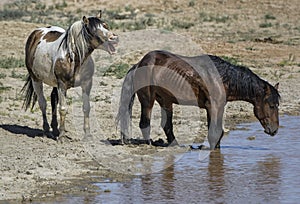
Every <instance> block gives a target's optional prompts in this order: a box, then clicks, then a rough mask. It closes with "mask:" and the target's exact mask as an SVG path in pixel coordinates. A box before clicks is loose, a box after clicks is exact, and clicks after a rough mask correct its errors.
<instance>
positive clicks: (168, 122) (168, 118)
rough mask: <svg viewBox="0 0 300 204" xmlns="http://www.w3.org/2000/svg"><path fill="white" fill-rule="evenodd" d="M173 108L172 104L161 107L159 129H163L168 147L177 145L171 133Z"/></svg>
mask: <svg viewBox="0 0 300 204" xmlns="http://www.w3.org/2000/svg"><path fill="white" fill-rule="evenodd" d="M172 118H173V107H172V104H169V105H168V106H164V107H161V127H162V128H163V130H164V132H165V134H166V136H167V141H168V144H169V145H172V146H173V145H178V143H177V141H176V139H175V136H174V133H173V123H172Z"/></svg>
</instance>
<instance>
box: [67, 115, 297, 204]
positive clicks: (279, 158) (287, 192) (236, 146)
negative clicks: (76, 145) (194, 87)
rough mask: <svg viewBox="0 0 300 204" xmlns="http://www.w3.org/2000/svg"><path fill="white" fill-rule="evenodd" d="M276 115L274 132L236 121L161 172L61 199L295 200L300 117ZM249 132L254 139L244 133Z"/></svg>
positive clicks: (158, 200)
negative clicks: (208, 145) (217, 141)
mask: <svg viewBox="0 0 300 204" xmlns="http://www.w3.org/2000/svg"><path fill="white" fill-rule="evenodd" d="M280 121H281V128H280V130H279V133H278V134H277V135H276V136H275V137H271V136H269V135H266V134H264V132H263V130H262V127H261V126H260V124H259V123H249V124H241V125H239V126H238V129H237V130H235V131H231V132H230V134H229V135H228V136H224V138H223V140H222V143H221V150H220V151H214V152H211V153H209V152H208V151H190V152H187V153H185V154H184V156H183V157H182V158H181V159H180V160H179V161H177V160H176V159H175V158H174V164H173V165H171V166H169V167H168V168H167V169H165V170H163V171H161V172H158V173H154V174H149V175H144V176H139V177H136V178H134V179H132V180H131V181H128V182H124V183H117V182H115V183H112V182H103V183H96V184H95V185H97V186H98V187H99V195H97V196H95V197H93V198H91V197H89V199H88V202H86V198H84V197H74V196H67V197H65V201H64V202H65V203H70V202H72V203H74V202H79V203H81V202H85V203H196V202H200V203H296V202H297V200H299V199H300V133H299V131H300V126H299V122H300V117H294V116H284V117H282V118H281V120H280ZM251 136H255V138H256V139H254V140H249V139H247V138H249V137H251ZM175 160H176V162H175ZM168 162H170V161H168ZM104 191H108V192H104Z"/></svg>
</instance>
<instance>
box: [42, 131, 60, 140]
mask: <svg viewBox="0 0 300 204" xmlns="http://www.w3.org/2000/svg"><path fill="white" fill-rule="evenodd" d="M44 136H46V137H47V138H50V139H53V140H56V138H57V137H56V136H55V135H54V134H53V133H52V132H50V131H48V132H44Z"/></svg>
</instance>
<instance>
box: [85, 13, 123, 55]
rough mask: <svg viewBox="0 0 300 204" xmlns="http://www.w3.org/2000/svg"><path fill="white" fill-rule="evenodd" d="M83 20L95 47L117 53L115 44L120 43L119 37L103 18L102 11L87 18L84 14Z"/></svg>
mask: <svg viewBox="0 0 300 204" xmlns="http://www.w3.org/2000/svg"><path fill="white" fill-rule="evenodd" d="M82 21H83V23H84V27H85V29H86V31H87V35H88V36H89V40H90V43H91V45H92V46H93V48H99V49H103V50H105V51H107V52H108V53H109V54H114V53H116V49H115V46H116V45H117V44H118V42H119V38H118V36H117V35H116V34H114V33H113V32H111V31H110V30H109V28H108V25H107V23H105V22H104V21H103V20H102V19H101V11H100V12H99V14H98V15H97V16H95V17H89V18H87V17H85V16H84V17H83V18H82Z"/></svg>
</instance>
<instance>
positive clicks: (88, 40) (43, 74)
mask: <svg viewBox="0 0 300 204" xmlns="http://www.w3.org/2000/svg"><path fill="white" fill-rule="evenodd" d="M117 42H118V36H117V35H115V34H114V33H112V32H111V31H109V29H108V25H107V24H106V23H105V22H104V21H103V20H102V19H101V11H100V13H99V14H98V15H96V16H95V17H85V16H84V17H83V18H82V20H80V21H77V22H75V23H73V24H72V25H71V26H70V27H69V28H68V29H67V30H66V31H65V30H64V29H63V28H60V27H56V26H49V27H45V28H37V29H35V30H34V31H33V32H32V33H31V34H30V35H29V37H28V39H27V42H26V47H25V53H26V57H25V61H26V67H27V70H28V73H29V75H28V77H27V81H26V83H25V85H24V87H23V89H22V92H24V91H25V92H26V93H25V100H24V104H23V107H25V110H27V109H28V108H29V107H30V104H31V101H32V106H31V109H32V108H33V107H34V104H35V103H36V101H38V103H39V107H40V109H41V111H42V115H43V129H44V132H45V134H46V135H47V136H50V137H52V138H53V139H58V138H61V136H64V133H65V116H66V113H67V109H66V93H67V90H68V89H69V88H71V87H77V86H80V87H81V88H82V99H83V113H84V132H85V136H89V135H90V125H89V112H90V102H89V96H90V91H91V88H92V77H93V74H94V61H93V59H92V57H91V53H92V52H93V51H94V50H95V49H97V48H100V49H103V50H105V51H107V52H108V53H110V54H113V53H115V47H114V46H115V45H116V44H117ZM43 83H45V84H47V85H49V86H52V87H53V90H52V93H51V106H52V121H51V128H52V133H51V132H50V127H49V124H48V121H47V117H46V106H47V103H46V99H45V97H44V94H43ZM58 103H59V113H60V126H59V129H58V123H57V104H58Z"/></svg>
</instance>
